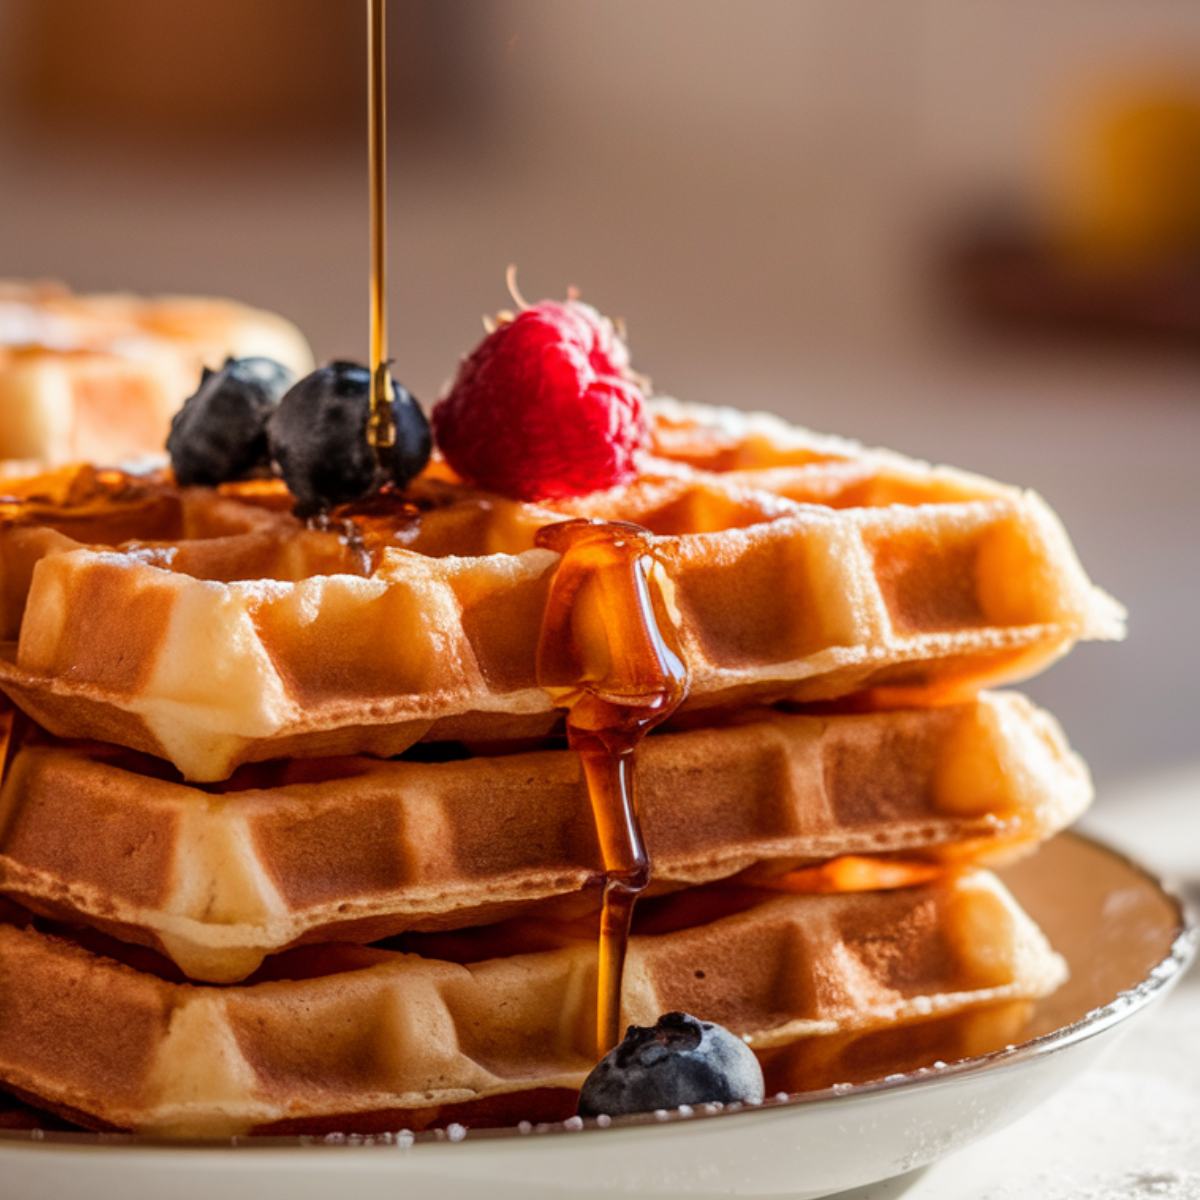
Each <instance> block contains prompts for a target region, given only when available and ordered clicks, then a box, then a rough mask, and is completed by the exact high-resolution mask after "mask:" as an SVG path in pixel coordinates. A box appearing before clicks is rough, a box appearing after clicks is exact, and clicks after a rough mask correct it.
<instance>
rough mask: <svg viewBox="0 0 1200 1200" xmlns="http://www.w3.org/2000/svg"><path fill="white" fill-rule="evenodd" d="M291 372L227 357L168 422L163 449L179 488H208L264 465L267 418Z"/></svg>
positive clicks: (263, 362) (267, 362)
mask: <svg viewBox="0 0 1200 1200" xmlns="http://www.w3.org/2000/svg"><path fill="white" fill-rule="evenodd" d="M294 378H295V376H294V375H293V374H292V373H291V371H289V370H288V369H287V367H285V366H282V365H281V364H279V363H277V362H275V361H274V360H273V359H270V358H227V359H226V360H225V365H224V366H223V367H222V368H221V369H220V370H219V371H210V370H209V369H208V368H207V367H205V368H204V373H203V374H202V375H201V377H200V386H199V387H198V388H197V389H196V391H195V392H194V393H193V394H192V395H191V396H189V397H188V398H187V399H186V400H185V401H184V402H183V407H182V408H181V409H180V410H179V411H178V412H177V413H176V414H175V418H174V420H172V422H171V432H170V434H169V435H168V436H167V453H168V454H170V456H171V466H172V467H174V468H175V478H176V479H177V480H178V481H179V482H180V483H181V484H182V485H183V486H184V487H192V486H196V485H199V486H208V487H214V486H216V485H217V484H218V483H225V482H226V481H227V480H230V479H242V478H244V477H245V476H247V475H249V474H250V473H251V472H252V471H254V470H256V469H257V468H259V467H265V466H266V465H267V461H268V453H267V435H266V424H267V418H268V417H269V416H270V415H271V411H272V410H273V409H274V408H275V406H276V405H277V404H278V403H279V399H280V397H281V396H282V395H283V393H284V392H285V391H287V389H288V388H289V387H290V386H291V384H292V381H293V380H294Z"/></svg>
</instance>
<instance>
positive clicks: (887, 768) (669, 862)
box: [0, 695, 1091, 981]
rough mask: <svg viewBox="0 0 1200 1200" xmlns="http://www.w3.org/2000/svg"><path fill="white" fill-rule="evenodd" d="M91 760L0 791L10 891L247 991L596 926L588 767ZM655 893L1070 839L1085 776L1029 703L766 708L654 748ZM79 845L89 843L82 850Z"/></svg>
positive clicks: (33, 773)
mask: <svg viewBox="0 0 1200 1200" xmlns="http://www.w3.org/2000/svg"><path fill="white" fill-rule="evenodd" d="M156 766H157V764H155V763H154V762H153V761H152V760H148V759H139V758H138V757H137V756H136V755H131V754H129V753H127V752H122V751H117V750H115V749H113V748H110V747H104V746H100V745H96V744H64V743H59V742H55V741H54V740H53V739H49V740H47V739H43V740H42V741H40V742H38V741H33V740H30V741H27V742H26V744H25V745H24V747H23V748H22V749H21V750H20V751H19V752H18V753H17V754H16V755H15V757H14V759H13V761H12V765H11V768H10V770H9V773H8V777H7V780H6V783H5V786H4V790H3V792H2V793H0V890H3V891H4V892H7V893H8V894H10V895H12V896H14V897H17V898H19V899H20V901H21V903H22V904H24V905H25V906H27V907H29V908H32V909H36V910H38V911H39V912H42V913H45V914H48V915H51V916H54V917H57V918H59V919H61V920H66V921H70V922H73V923H79V922H83V923H86V924H90V925H93V926H96V927H99V928H100V929H103V930H105V931H107V932H109V933H112V934H115V935H117V936H119V937H121V938H123V939H125V940H128V941H137V942H141V943H144V944H147V945H150V946H153V947H155V948H156V949H158V950H160V951H163V952H164V953H166V954H167V955H169V956H170V957H171V958H172V959H173V960H174V961H175V963H177V964H178V966H179V967H181V968H182V970H183V971H184V972H185V973H187V974H188V975H190V976H192V977H193V978H198V979H207V980H214V981H229V980H236V979H239V978H242V977H244V976H246V975H248V974H250V973H251V972H252V971H254V970H256V969H257V968H258V967H259V966H260V964H261V962H262V959H263V957H264V956H265V955H267V954H269V953H274V952H277V951H279V950H282V949H284V948H285V947H287V946H289V945H292V944H294V943H296V942H301V941H303V942H321V941H331V940H352V941H361V942H368V941H374V940H376V939H378V938H381V937H386V936H389V935H392V934H395V933H398V932H401V931H403V930H421V929H426V930H428V929H454V928H461V927H463V926H468V925H476V924H481V923H484V922H491V921H496V920H499V919H502V918H504V917H507V916H511V915H513V914H514V913H517V912H527V911H529V910H530V909H536V910H537V911H539V912H541V913H543V914H548V913H549V912H551V911H553V912H557V913H560V914H561V913H564V912H572V911H587V910H588V909H590V908H591V906H592V905H594V904H595V903H596V889H595V888H592V887H589V886H588V885H589V884H591V883H594V882H595V881H596V880H597V879H598V878H599V876H600V874H601V872H602V869H603V867H602V863H601V859H600V854H599V851H598V849H597V845H596V838H595V832H594V826H593V822H592V816H591V812H590V809H589V806H588V801H587V796H586V792H585V789H584V788H583V786H582V782H581V779H580V769H579V765H578V761H577V759H576V757H575V756H574V755H573V754H571V753H569V752H568V751H565V750H556V751H555V750H552V751H540V752H536V753H521V754H511V755H506V756H502V757H476V758H469V759H462V760H458V761H446V762H434V763H426V762H387V763H384V762H378V761H374V760H371V759H364V758H359V759H349V760H346V759H327V760H307V761H296V762H289V763H286V764H275V765H272V766H270V767H265V768H243V770H242V771H241V772H239V773H238V775H236V776H235V777H234V779H233V780H231V781H230V782H229V783H228V784H227V785H225V786H223V787H222V788H220V789H219V790H210V791H207V792H206V791H202V790H200V789H198V788H196V787H194V786H188V785H185V784H183V783H180V782H177V781H175V780H172V779H167V778H163V772H162V771H161V769H157V770H156ZM637 784H638V798H639V811H640V814H641V821H642V827H643V829H644V832H645V836H646V841H647V848H648V849H649V851H650V853H651V856H652V858H653V862H654V885H653V886H654V889H655V890H668V889H675V888H681V887H690V886H694V885H696V884H702V883H708V882H711V881H713V880H716V879H723V878H728V877H730V876H733V875H735V874H738V873H741V872H745V871H747V870H748V869H750V868H758V869H759V872H760V874H761V873H762V872H764V871H767V872H772V873H779V872H782V871H785V870H788V869H790V868H792V867H794V866H796V865H798V864H807V863H814V862H821V861H824V860H828V859H831V858H834V857H837V856H842V855H864V854H892V855H896V854H902V855H905V856H908V857H910V858H916V857H919V858H922V859H924V860H926V861H930V862H935V863H937V862H945V861H949V862H951V863H953V862H965V861H979V860H981V859H995V858H998V857H1005V856H1008V855H1010V854H1012V853H1014V852H1016V851H1018V850H1022V849H1026V848H1028V847H1029V846H1031V845H1033V844H1034V843H1036V842H1037V841H1038V840H1040V839H1041V838H1043V837H1046V836H1048V835H1049V834H1051V833H1053V832H1056V831H1057V830H1059V829H1061V828H1063V827H1064V826H1065V825H1066V824H1067V823H1069V822H1070V821H1071V820H1073V819H1074V818H1075V817H1076V816H1078V815H1079V813H1080V812H1081V811H1082V810H1083V808H1084V807H1085V806H1086V804H1087V802H1088V800H1089V799H1090V795H1091V791H1090V786H1089V782H1088V777H1087V772H1086V769H1085V768H1084V766H1083V764H1082V763H1081V762H1080V761H1079V759H1078V758H1077V757H1076V756H1075V755H1073V754H1071V752H1070V751H1069V750H1068V748H1067V746H1066V743H1065V742H1064V740H1063V738H1062V735H1061V732H1060V730H1059V729H1058V727H1057V725H1056V724H1055V722H1054V721H1053V719H1052V718H1050V717H1049V716H1047V715H1046V714H1045V713H1042V712H1039V711H1038V710H1037V709H1035V708H1034V707H1033V706H1032V705H1030V704H1029V703H1028V701H1026V700H1024V699H1023V698H1022V697H1020V696H1016V695H984V696H983V697H981V698H979V699H977V700H975V701H971V702H967V703H962V704H958V705H951V706H948V707H943V708H936V709H915V710H907V711H894V712H884V713H872V714H861V715H840V716H838V715H830V716H823V717H810V716H788V715H783V714H779V713H771V712H766V711H758V712H751V713H746V714H743V715H742V716H741V717H740V718H739V719H738V720H737V721H736V722H734V723H732V724H729V725H727V726H725V727H723V728H720V729H716V730H713V729H703V730H695V731H692V732H679V733H668V734H662V735H659V736H656V737H652V738H650V739H648V740H647V741H646V742H645V743H644V744H643V746H642V749H641V752H640V754H639V756H638V762H637ZM81 831H87V835H86V836H81Z"/></svg>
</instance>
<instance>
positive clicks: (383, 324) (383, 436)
mask: <svg viewBox="0 0 1200 1200" xmlns="http://www.w3.org/2000/svg"><path fill="white" fill-rule="evenodd" d="M386 17H387V0H367V171H368V188H369V192H370V209H371V269H370V278H369V282H368V289H369V297H370V322H371V417H370V420H369V422H368V424H367V438H368V440H369V441H370V443H371V445H372V447H374V449H375V450H376V451H380V450H386V449H389V448H390V447H392V446H394V445H395V444H396V423H395V420H394V419H393V416H392V380H391V375H390V374H389V372H388V331H387V37H386V32H387V20H386Z"/></svg>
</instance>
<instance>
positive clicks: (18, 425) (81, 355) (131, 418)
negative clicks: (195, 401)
mask: <svg viewBox="0 0 1200 1200" xmlns="http://www.w3.org/2000/svg"><path fill="white" fill-rule="evenodd" d="M226 355H232V356H234V357H242V356H245V355H265V356H267V357H270V358H274V359H276V360H277V361H279V362H281V363H283V364H285V365H286V366H288V367H291V368H292V370H294V371H296V372H297V373H299V374H303V373H304V372H306V371H308V370H310V369H311V366H312V356H311V354H310V353H309V349H308V346H307V344H306V343H305V341H304V338H303V337H302V336H301V335H300V332H299V330H297V329H296V327H295V326H294V325H292V324H291V323H290V322H289V321H285V320H284V319H283V318H282V317H277V316H275V315H274V314H273V313H267V312H262V311H260V310H258V309H253V308H248V307H247V306H246V305H244V304H237V303H235V302H233V301H232V300H206V299H198V298H196V297H184V296H162V297H157V298H155V299H143V298H141V297H137V296H128V295H107V296H78V295H73V294H72V293H71V292H69V291H67V290H66V289H65V288H63V287H60V286H57V285H53V284H20V283H5V282H3V281H0V459H27V460H31V461H37V462H41V463H48V462H49V463H60V462H66V461H69V460H71V459H80V458H83V459H88V460H91V461H98V462H116V461H119V460H123V459H126V458H128V457H129V456H130V455H136V454H159V453H161V451H162V446H163V442H164V440H165V438H166V434H167V428H168V426H169V424H170V420H171V417H172V416H173V415H174V413H175V411H176V410H177V409H178V408H179V403H180V401H181V399H182V398H183V397H184V396H186V395H188V394H189V393H190V392H191V391H192V390H193V389H194V388H195V386H196V380H197V379H198V378H199V376H200V368H201V367H203V366H209V367H214V368H215V367H218V366H220V364H221V363H222V362H223V361H224V359H225V357H226Z"/></svg>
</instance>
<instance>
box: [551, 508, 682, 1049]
mask: <svg viewBox="0 0 1200 1200" xmlns="http://www.w3.org/2000/svg"><path fill="white" fill-rule="evenodd" d="M537 543H538V545H539V546H543V547H546V548H548V549H551V550H555V551H557V552H558V553H559V554H561V555H562V559H561V560H560V562H559V565H558V569H557V571H556V572H555V574H554V578H553V580H552V582H551V585H550V594H549V597H548V598H547V601H546V613H545V617H544V618H543V622H542V631H541V640H540V642H539V644H538V682H539V683H540V684H541V686H542V687H544V688H545V689H546V690H547V691H548V692H549V693H550V695H551V697H552V698H553V700H554V702H555V703H556V704H558V705H560V706H561V707H563V708H565V709H566V710H567V718H566V725H567V741H568V743H569V744H570V746H571V748H572V749H573V750H574V751H575V752H576V753H577V754H578V755H579V759H580V763H581V765H582V768H583V776H584V781H585V783H586V785H587V789H588V798H589V800H590V802H591V807H592V816H593V819H594V821H595V824H596V837H597V841H598V842H599V846H600V855H601V861H602V863H603V867H604V892H603V900H602V905H601V911H600V932H599V948H598V963H597V981H596V1057H597V1058H599V1057H601V1056H602V1055H604V1054H605V1053H607V1052H608V1050H610V1049H611V1048H612V1047H613V1046H615V1045H616V1044H617V1042H618V1041H620V1036H621V984H622V979H623V975H624V967H625V955H626V950H627V947H628V942H629V927H630V921H631V920H632V917H633V909H634V905H635V904H636V902H637V898H638V895H639V894H640V893H641V892H642V891H644V890H645V888H646V887H647V886H648V884H649V883H650V877H651V862H650V857H649V855H648V854H647V852H646V847H645V843H644V842H643V839H642V832H641V826H640V824H639V822H638V814H637V803H636V794H635V790H634V763H635V754H636V751H637V746H638V743H639V742H640V741H641V740H642V738H643V737H644V736H645V735H646V733H648V732H649V731H650V730H651V729H652V728H654V726H655V725H658V724H659V723H660V722H662V721H664V720H666V719H667V717H669V716H670V715H671V713H673V712H674V711H675V709H676V708H678V706H679V704H680V703H681V702H682V701H683V698H684V697H685V696H686V695H687V689H688V681H689V679H688V670H687V667H686V665H685V662H684V659H683V655H682V653H681V652H680V648H679V642H678V630H677V621H676V618H675V616H674V613H673V611H672V607H671V598H670V580H669V578H668V577H667V575H666V572H665V571H664V570H663V569H662V565H661V563H660V562H659V561H658V559H657V558H656V557H655V555H654V551H653V547H652V542H651V538H650V534H649V533H647V531H646V530H644V529H642V528H641V527H640V526H637V525H630V524H625V523H622V522H605V521H588V520H575V521H565V522H562V523H561V524H556V525H548V526H546V527H545V528H544V529H541V530H539V531H538V535H537Z"/></svg>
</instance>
